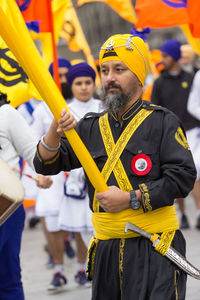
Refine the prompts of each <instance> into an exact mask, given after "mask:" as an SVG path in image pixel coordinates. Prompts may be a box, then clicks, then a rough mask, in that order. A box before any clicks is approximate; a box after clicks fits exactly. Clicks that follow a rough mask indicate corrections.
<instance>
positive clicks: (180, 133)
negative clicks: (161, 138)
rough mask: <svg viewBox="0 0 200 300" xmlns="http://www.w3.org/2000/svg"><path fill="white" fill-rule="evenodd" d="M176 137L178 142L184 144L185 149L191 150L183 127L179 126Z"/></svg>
mask: <svg viewBox="0 0 200 300" xmlns="http://www.w3.org/2000/svg"><path fill="white" fill-rule="evenodd" d="M175 139H176V140H177V142H178V143H179V144H180V145H181V146H183V147H184V148H185V149H187V150H190V147H189V145H188V142H187V139H186V137H185V135H184V133H183V130H182V129H181V127H179V128H178V129H177V131H176V133H175Z"/></svg>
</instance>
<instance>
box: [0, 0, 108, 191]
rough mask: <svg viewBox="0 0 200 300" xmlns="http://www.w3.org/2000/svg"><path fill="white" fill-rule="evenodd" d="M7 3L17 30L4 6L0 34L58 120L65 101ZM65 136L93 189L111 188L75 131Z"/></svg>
mask: <svg viewBox="0 0 200 300" xmlns="http://www.w3.org/2000/svg"><path fill="white" fill-rule="evenodd" d="M1 2H2V1H0V3H1ZM6 2H7V3H8V7H9V9H10V10H12V11H11V13H12V15H15V20H14V23H15V28H14V27H13V25H12V23H11V21H10V19H9V18H8V17H7V16H6V14H5V12H4V10H3V9H2V5H1V7H0V34H1V36H2V38H3V39H4V41H5V42H6V44H7V45H8V47H9V48H10V50H11V51H12V52H13V54H14V55H15V57H16V59H17V60H18V62H19V63H20V64H21V66H22V67H23V69H24V71H25V72H26V73H27V75H28V76H29V77H30V79H31V80H32V81H33V83H34V85H35V86H36V88H37V89H38V91H39V93H40V95H41V96H42V97H43V99H44V100H45V102H46V103H47V105H48V106H49V108H50V110H51V111H52V113H53V115H54V117H55V119H56V120H57V121H58V120H59V119H60V116H61V111H62V109H63V108H66V109H67V110H68V111H69V109H68V108H67V105H66V102H65V100H64V98H63V97H62V95H61V93H60V91H59V89H58V88H57V86H56V84H55V82H54V80H53V78H52V77H51V75H50V73H49V72H48V70H47V69H46V67H45V66H44V64H43V61H42V59H41V57H40V55H39V52H38V50H37V49H36V47H35V45H34V43H33V41H32V39H31V37H30V35H29V32H28V30H27V28H26V25H25V23H24V20H23V18H22V15H21V12H20V11H19V9H18V6H17V4H16V3H15V1H13V0H6ZM1 4H2V3H1ZM64 133H65V136H66V137H67V139H68V141H69V143H70V145H71V147H72V148H73V150H74V152H75V154H76V156H77V157H78V159H79V161H80V163H81V165H82V166H83V168H84V170H85V172H86V174H87V176H88V178H89V180H90V182H91V183H92V185H93V186H94V188H95V189H96V190H97V191H98V192H104V191H106V190H107V189H108V187H107V185H106V182H105V180H104V178H103V176H102V175H101V173H100V172H99V169H98V168H97V166H96V164H95V162H94V160H93V159H92V157H91V155H90V154H89V152H88V150H87V148H86V147H85V145H84V144H83V142H82V141H81V139H80V137H79V136H78V134H77V133H76V131H75V130H74V129H72V130H69V131H65V132H64Z"/></svg>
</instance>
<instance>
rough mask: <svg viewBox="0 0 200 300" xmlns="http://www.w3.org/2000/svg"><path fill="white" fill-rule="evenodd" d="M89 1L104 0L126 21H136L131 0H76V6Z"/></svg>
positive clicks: (98, 0) (99, 0)
mask: <svg viewBox="0 0 200 300" xmlns="http://www.w3.org/2000/svg"><path fill="white" fill-rule="evenodd" d="M152 1H153V0H152ZM89 2H104V3H106V4H108V5H109V6H110V7H111V8H112V9H113V10H114V11H115V12H116V13H117V14H119V15H120V16H121V17H122V18H124V19H125V20H127V21H128V22H130V23H133V24H135V23H136V20H137V17H136V13H135V10H134V8H133V5H132V3H131V0H79V1H78V2H77V6H81V5H83V4H85V3H89Z"/></svg>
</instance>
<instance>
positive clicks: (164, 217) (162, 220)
mask: <svg viewBox="0 0 200 300" xmlns="http://www.w3.org/2000/svg"><path fill="white" fill-rule="evenodd" d="M127 221H129V222H131V223H133V224H135V225H136V226H138V227H140V228H142V229H144V230H145V231H147V232H149V233H159V232H169V231H174V230H177V229H178V228H179V225H178V219H177V215H176V211H175V207H174V205H173V206H166V207H163V208H159V209H156V210H153V211H151V212H148V213H144V212H143V210H142V208H141V209H139V210H137V211H134V210H132V209H131V208H129V209H126V210H123V211H121V212H119V213H93V214H92V223H93V226H94V229H95V237H96V238H97V239H99V240H108V239H117V238H132V237H137V236H138V234H136V233H134V232H132V231H128V232H127V233H124V228H125V225H126V222H127Z"/></svg>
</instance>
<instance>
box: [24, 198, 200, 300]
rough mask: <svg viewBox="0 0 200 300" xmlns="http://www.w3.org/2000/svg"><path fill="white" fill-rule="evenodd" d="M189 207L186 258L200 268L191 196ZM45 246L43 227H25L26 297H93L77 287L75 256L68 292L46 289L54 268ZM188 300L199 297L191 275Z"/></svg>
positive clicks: (69, 269) (70, 264)
mask: <svg viewBox="0 0 200 300" xmlns="http://www.w3.org/2000/svg"><path fill="white" fill-rule="evenodd" d="M186 209H187V211H188V216H189V220H190V224H191V229H189V230H185V231H183V233H184V236H185V238H186V241H187V258H188V260H189V261H190V262H191V263H192V264H193V265H194V266H196V267H198V269H200V231H198V230H196V229H195V228H194V226H195V221H196V216H195V207H194V201H193V199H191V198H190V197H188V199H187V201H186ZM43 245H44V238H43V233H42V231H41V227H40V226H38V227H37V228H35V229H33V230H30V229H28V228H25V230H24V234H23V242H22V251H21V262H22V270H23V272H22V276H23V284H24V290H25V296H26V300H90V299H91V289H90V288H80V287H77V285H76V283H75V282H74V279H73V278H74V273H75V269H74V266H75V259H72V260H70V259H68V258H67V257H65V270H66V274H67V277H68V282H69V283H68V287H67V289H66V291H65V292H63V293H60V294H56V295H55V294H49V293H48V292H47V291H46V287H47V285H48V284H49V282H50V280H51V277H52V270H47V269H46V268H45V262H46V259H47V257H46V253H45V252H44V251H43ZM102 300H103V299H102ZM112 300H115V299H112ZM163 300H164V299H163ZM186 300H200V281H199V280H196V279H194V278H191V277H189V276H188V283H187V296H186Z"/></svg>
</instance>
